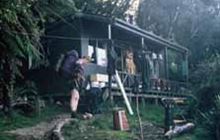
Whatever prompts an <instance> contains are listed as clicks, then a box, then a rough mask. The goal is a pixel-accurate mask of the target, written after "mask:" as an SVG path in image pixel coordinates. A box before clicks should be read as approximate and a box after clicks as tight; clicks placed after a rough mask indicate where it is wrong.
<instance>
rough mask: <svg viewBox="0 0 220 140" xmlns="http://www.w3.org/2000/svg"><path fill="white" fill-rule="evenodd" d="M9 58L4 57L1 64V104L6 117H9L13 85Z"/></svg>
mask: <svg viewBox="0 0 220 140" xmlns="http://www.w3.org/2000/svg"><path fill="white" fill-rule="evenodd" d="M11 62H12V61H10V58H9V57H8V56H6V58H5V62H4V64H3V79H2V80H3V83H2V95H3V97H2V104H3V111H4V113H5V114H6V115H7V116H11V91H12V85H13V76H12V75H13V72H12V67H11Z"/></svg>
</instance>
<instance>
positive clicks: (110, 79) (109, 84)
mask: <svg viewBox="0 0 220 140" xmlns="http://www.w3.org/2000/svg"><path fill="white" fill-rule="evenodd" d="M108 39H109V40H110V41H111V39H112V31H111V24H108ZM110 45H112V42H111V44H110ZM109 47H110V46H108V48H107V50H108V51H107V53H109V50H110V49H109ZM108 59H109V58H107V60H108ZM108 93H109V96H110V100H111V103H112V104H113V103H114V97H113V95H112V74H110V73H108Z"/></svg>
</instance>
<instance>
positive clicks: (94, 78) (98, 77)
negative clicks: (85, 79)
mask: <svg viewBox="0 0 220 140" xmlns="http://www.w3.org/2000/svg"><path fill="white" fill-rule="evenodd" d="M90 80H91V81H92V82H93V81H97V82H108V75H106V74H99V73H98V74H93V75H91V76H90Z"/></svg>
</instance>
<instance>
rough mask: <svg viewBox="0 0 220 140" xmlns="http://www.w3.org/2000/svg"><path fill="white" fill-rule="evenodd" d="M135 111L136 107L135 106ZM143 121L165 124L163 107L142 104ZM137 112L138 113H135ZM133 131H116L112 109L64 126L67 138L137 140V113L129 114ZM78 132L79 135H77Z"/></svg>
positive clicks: (69, 139) (67, 139)
mask: <svg viewBox="0 0 220 140" xmlns="http://www.w3.org/2000/svg"><path fill="white" fill-rule="evenodd" d="M133 109H134V111H135V107H134V106H133ZM140 112H141V114H140V115H141V118H142V121H143V122H144V121H149V122H152V123H154V124H156V125H162V124H163V108H162V107H160V106H156V105H146V106H145V107H143V106H140ZM135 114H137V113H135ZM127 117H128V121H129V125H130V128H132V129H131V131H129V132H123V131H114V130H113V115H112V111H109V112H107V113H104V114H101V115H98V116H96V117H95V118H93V119H92V120H88V121H79V122H74V123H72V124H70V125H67V126H65V127H64V130H63V132H64V136H65V139H66V140H71V139H89V140H103V139H105V140H137V139H138V136H137V135H136V131H137V128H138V127H139V123H138V118H137V115H133V116H130V115H128V114H127ZM76 134H77V135H76Z"/></svg>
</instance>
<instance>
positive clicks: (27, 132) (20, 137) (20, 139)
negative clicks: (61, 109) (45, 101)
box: [5, 114, 70, 140]
mask: <svg viewBox="0 0 220 140" xmlns="http://www.w3.org/2000/svg"><path fill="white" fill-rule="evenodd" d="M66 118H70V115H69V114H62V115H58V116H55V117H54V119H52V120H48V121H46V122H41V123H39V124H37V125H36V126H33V127H27V128H20V129H16V130H11V131H6V132H5V133H7V134H11V135H15V136H16V140H43V139H45V138H44V137H45V135H46V134H47V133H48V132H50V131H51V130H52V129H53V128H54V127H55V125H56V124H57V123H59V122H60V121H62V120H64V119H66Z"/></svg>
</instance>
